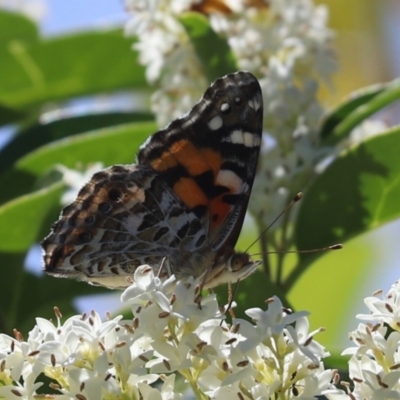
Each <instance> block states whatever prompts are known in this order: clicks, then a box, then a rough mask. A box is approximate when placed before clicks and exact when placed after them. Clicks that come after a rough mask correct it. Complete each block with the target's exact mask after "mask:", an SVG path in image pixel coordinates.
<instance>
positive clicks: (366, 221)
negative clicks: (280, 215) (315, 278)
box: [288, 127, 400, 285]
mask: <svg viewBox="0 0 400 400" xmlns="http://www.w3.org/2000/svg"><path fill="white" fill-rule="evenodd" d="M399 148H400V127H396V128H394V129H391V130H390V131H387V132H386V133H384V134H381V135H379V136H375V137H373V138H371V139H369V140H366V141H364V142H363V143H361V144H359V145H358V146H356V147H353V148H351V149H350V150H348V151H347V152H346V153H344V154H343V155H342V156H341V157H338V158H337V159H336V160H334V161H333V162H332V164H331V165H329V166H328V167H327V169H326V170H325V171H324V173H322V174H321V175H320V176H319V177H318V178H317V179H316V181H315V182H314V183H313V185H312V186H311V187H310V188H309V190H308V191H307V193H306V196H305V197H304V199H303V200H302V204H301V205H300V211H299V215H298V218H297V221H296V228H295V239H296V247H297V248H298V249H313V248H321V247H324V246H328V245H332V244H335V243H343V242H346V241H348V240H350V239H352V238H354V237H355V236H357V235H360V234H361V233H364V232H366V231H368V230H372V229H375V228H378V227H379V226H381V225H383V224H385V223H388V222H390V221H392V220H395V219H397V218H399V217H400V207H399V198H400V180H399V176H400V158H399V154H398V153H399V150H398V149H399ZM320 255H321V253H317V254H314V255H312V256H310V255H308V254H300V260H301V263H300V266H299V268H298V269H297V270H296V271H295V272H294V273H293V274H292V276H291V277H290V279H289V281H288V282H289V285H290V283H293V282H295V281H296V279H297V277H298V276H299V275H300V274H301V273H302V272H303V271H304V270H305V269H306V268H307V266H308V265H309V264H310V263H311V262H312V261H314V260H315V258H317V257H319V256H320Z"/></svg>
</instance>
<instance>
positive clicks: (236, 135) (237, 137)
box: [230, 129, 243, 143]
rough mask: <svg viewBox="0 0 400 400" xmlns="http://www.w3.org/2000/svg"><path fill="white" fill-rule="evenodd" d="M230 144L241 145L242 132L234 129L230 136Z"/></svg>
mask: <svg viewBox="0 0 400 400" xmlns="http://www.w3.org/2000/svg"><path fill="white" fill-rule="evenodd" d="M230 138H231V142H232V143H243V131H242V130H241V129H235V130H234V131H233V132H232V133H231V134H230Z"/></svg>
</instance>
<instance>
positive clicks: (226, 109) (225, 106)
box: [221, 103, 230, 112]
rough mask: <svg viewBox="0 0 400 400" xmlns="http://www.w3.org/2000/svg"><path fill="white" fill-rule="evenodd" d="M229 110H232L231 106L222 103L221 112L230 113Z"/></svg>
mask: <svg viewBox="0 0 400 400" xmlns="http://www.w3.org/2000/svg"><path fill="white" fill-rule="evenodd" d="M229 108H230V106H229V104H228V103H222V104H221V111H222V112H225V111H228V110H229Z"/></svg>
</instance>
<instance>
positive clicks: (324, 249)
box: [252, 243, 343, 256]
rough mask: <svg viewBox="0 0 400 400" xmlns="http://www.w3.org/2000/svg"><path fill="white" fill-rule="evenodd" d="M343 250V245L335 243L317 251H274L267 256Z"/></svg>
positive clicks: (257, 254)
mask: <svg viewBox="0 0 400 400" xmlns="http://www.w3.org/2000/svg"><path fill="white" fill-rule="evenodd" d="M340 249H343V244H341V243H337V244H333V245H331V246H326V247H320V248H318V249H310V250H281V251H279V250H275V251H268V254H306V253H320V252H323V251H329V250H340ZM260 255H262V253H254V254H252V256H260Z"/></svg>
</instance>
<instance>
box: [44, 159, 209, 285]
mask: <svg viewBox="0 0 400 400" xmlns="http://www.w3.org/2000/svg"><path fill="white" fill-rule="evenodd" d="M205 238H206V233H205V231H204V230H203V228H202V226H201V224H200V222H199V220H198V219H197V218H196V216H195V215H194V214H192V213H187V212H186V210H185V207H184V206H183V204H182V203H180V202H179V201H177V199H176V196H175V195H174V193H173V192H172V191H171V190H170V189H169V187H168V186H167V185H166V183H165V182H164V181H163V180H161V179H159V177H158V176H157V175H156V174H155V173H154V171H151V170H150V169H148V168H146V167H142V166H140V165H125V166H124V165H115V166H113V167H110V168H107V169H105V170H103V171H100V172H98V173H96V174H95V175H94V176H93V177H92V179H91V180H90V181H89V182H88V183H87V184H86V185H85V186H84V187H83V188H82V189H81V190H80V192H79V194H78V196H77V198H76V200H75V201H74V202H73V203H72V204H70V205H69V206H67V207H65V208H64V209H63V211H62V213H61V216H60V218H59V220H58V221H57V222H56V223H55V224H54V225H53V228H52V231H51V233H50V234H49V235H48V236H47V237H46V238H45V239H44V240H43V242H42V246H43V249H44V261H45V270H46V272H47V273H49V274H51V275H55V276H61V277H72V278H76V279H78V280H84V281H89V282H90V283H92V284H97V285H102V286H106V287H110V288H123V287H126V286H127V285H128V281H127V280H126V276H128V275H129V276H132V275H133V272H134V271H135V269H136V268H137V267H138V266H139V265H142V264H149V265H151V266H153V267H154V268H158V267H159V265H160V263H161V261H162V258H163V257H166V256H168V255H169V254H171V252H172V251H175V250H176V249H178V248H179V247H180V246H184V247H187V248H188V249H191V248H192V247H193V246H195V244H196V243H204V241H205Z"/></svg>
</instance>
